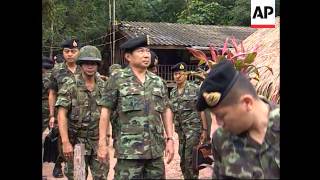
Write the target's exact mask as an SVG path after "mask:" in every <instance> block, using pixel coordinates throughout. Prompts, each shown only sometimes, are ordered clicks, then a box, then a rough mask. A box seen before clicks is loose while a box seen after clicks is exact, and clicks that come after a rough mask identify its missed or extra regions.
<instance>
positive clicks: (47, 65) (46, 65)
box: [42, 56, 54, 69]
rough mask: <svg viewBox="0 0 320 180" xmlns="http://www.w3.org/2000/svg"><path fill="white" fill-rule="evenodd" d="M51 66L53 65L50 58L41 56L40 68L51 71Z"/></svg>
mask: <svg viewBox="0 0 320 180" xmlns="http://www.w3.org/2000/svg"><path fill="white" fill-rule="evenodd" d="M53 66H54V63H53V61H52V60H51V59H50V58H48V57H45V56H42V68H44V69H52V68H53Z"/></svg>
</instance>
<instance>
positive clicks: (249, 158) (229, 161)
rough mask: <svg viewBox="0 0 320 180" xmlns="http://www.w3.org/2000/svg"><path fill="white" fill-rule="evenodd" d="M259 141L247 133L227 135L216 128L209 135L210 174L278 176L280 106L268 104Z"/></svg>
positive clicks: (233, 176)
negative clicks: (213, 160) (267, 114)
mask: <svg viewBox="0 0 320 180" xmlns="http://www.w3.org/2000/svg"><path fill="white" fill-rule="evenodd" d="M271 109H272V110H271V111H270V113H269V123H268V128H267V132H266V135H265V140H264V142H263V144H261V145H260V144H258V143H257V142H256V141H254V140H253V139H252V138H250V137H249V134H248V133H243V134H241V135H238V136H236V135H231V134H230V133H228V132H226V131H224V130H223V129H222V128H218V129H217V131H216V132H215V133H214V136H213V138H212V144H213V146H212V149H213V155H214V159H215V164H214V173H213V178H214V179H215V178H218V179H221V178H231V177H232V178H241V179H249V178H250V179H251V178H252V179H260V178H263V179H275V178H280V107H272V108H271Z"/></svg>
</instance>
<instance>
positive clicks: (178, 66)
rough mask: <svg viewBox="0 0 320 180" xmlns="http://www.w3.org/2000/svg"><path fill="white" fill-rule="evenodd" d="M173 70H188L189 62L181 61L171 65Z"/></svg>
mask: <svg viewBox="0 0 320 180" xmlns="http://www.w3.org/2000/svg"><path fill="white" fill-rule="evenodd" d="M171 70H172V72H176V71H186V70H187V64H186V63H184V62H179V63H178V64H176V65H174V66H172V67H171Z"/></svg>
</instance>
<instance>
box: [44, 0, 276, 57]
mask: <svg viewBox="0 0 320 180" xmlns="http://www.w3.org/2000/svg"><path fill="white" fill-rule="evenodd" d="M109 2H111V3H112V0H90V1H87V0H42V32H43V36H42V44H43V53H44V55H48V54H49V50H50V49H49V47H50V46H53V47H56V48H54V50H56V51H59V48H58V47H59V46H60V44H61V42H62V41H63V40H65V39H66V38H67V37H70V36H76V37H78V38H79V40H80V42H82V43H83V42H88V41H91V40H93V39H97V40H95V41H92V42H90V43H86V45H87V44H90V45H101V44H103V43H104V42H103V40H104V39H103V38H100V39H99V37H102V36H103V35H105V34H106V33H107V29H108V27H109V23H110V18H109ZM275 4H276V16H279V15H280V0H276V1H275ZM115 9H116V20H117V21H142V22H172V23H176V22H178V23H191V24H206V25H240V26H249V25H250V1H249V0H116V8H115ZM52 26H53V29H51V27H52ZM52 40H53V41H52ZM101 47H102V46H101ZM101 47H99V48H101Z"/></svg>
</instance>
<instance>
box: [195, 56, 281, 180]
mask: <svg viewBox="0 0 320 180" xmlns="http://www.w3.org/2000/svg"><path fill="white" fill-rule="evenodd" d="M205 108H210V109H211V110H212V112H213V113H214V114H215V115H216V120H217V122H218V124H219V125H221V127H222V128H218V129H217V130H216V132H215V133H214V135H213V138H212V145H213V146H212V147H213V149H212V150H213V155H214V159H215V164H214V175H213V178H218V179H221V178H241V179H260V178H264V179H274V178H280V146H279V145H280V107H278V106H275V105H273V104H272V103H270V102H268V101H267V100H266V99H264V98H261V97H259V96H258V95H257V93H256V90H255V88H254V87H253V85H252V84H251V83H250V81H249V80H248V78H247V77H246V76H245V75H244V74H242V72H238V71H236V69H235V68H234V66H233V65H232V63H231V62H230V61H229V60H223V61H221V62H220V63H219V64H218V65H217V66H215V67H214V68H213V69H212V70H211V71H210V73H209V75H208V77H207V78H206V79H205V80H204V82H203V84H202V86H201V88H200V93H199V98H198V103H197V109H198V110H200V111H201V110H204V109H205Z"/></svg>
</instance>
